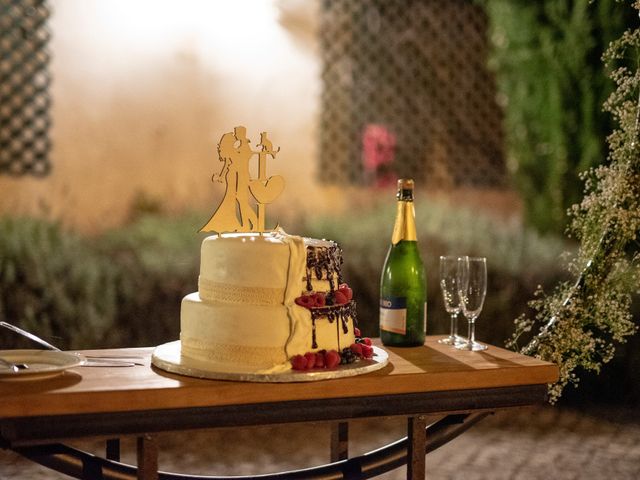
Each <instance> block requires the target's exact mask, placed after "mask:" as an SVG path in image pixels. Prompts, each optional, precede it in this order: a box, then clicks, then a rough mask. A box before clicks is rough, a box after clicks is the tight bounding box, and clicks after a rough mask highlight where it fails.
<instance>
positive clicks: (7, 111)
mask: <svg viewBox="0 0 640 480" xmlns="http://www.w3.org/2000/svg"><path fill="white" fill-rule="evenodd" d="M49 15H50V11H49V8H48V6H47V2H46V1H44V0H0V175H3V174H8V175H14V176H19V175H26V174H30V175H35V176H44V175H46V174H47V173H49V170H50V160H49V150H50V140H49V127H50V118H49V107H50V97H49V91H48V88H49V84H50V76H49V69H48V67H49V52H48V50H47V46H48V43H49V37H50V34H49V30H48V29H47V20H48V18H49Z"/></svg>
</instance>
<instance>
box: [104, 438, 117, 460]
mask: <svg viewBox="0 0 640 480" xmlns="http://www.w3.org/2000/svg"><path fill="white" fill-rule="evenodd" d="M106 457H107V460H113V461H114V462H119V461H120V439H119V438H110V439H108V440H107V452H106Z"/></svg>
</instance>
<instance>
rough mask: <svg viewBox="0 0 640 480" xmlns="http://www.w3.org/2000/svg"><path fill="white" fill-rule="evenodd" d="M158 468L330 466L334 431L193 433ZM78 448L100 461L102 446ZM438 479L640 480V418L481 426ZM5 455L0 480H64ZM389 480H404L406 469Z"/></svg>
mask: <svg viewBox="0 0 640 480" xmlns="http://www.w3.org/2000/svg"><path fill="white" fill-rule="evenodd" d="M404 429H405V420H404V419H403V418H385V419H378V420H359V421H354V422H352V423H351V428H350V438H351V442H350V454H351V455H352V456H354V455H359V454H362V453H364V452H367V451H370V450H373V449H375V448H379V447H380V446H382V445H384V444H386V443H388V442H390V441H393V440H396V439H397V438H399V437H401V436H404ZM159 444H160V469H161V470H165V471H174V472H176V471H177V472H181V473H190V474H209V475H214V474H216V475H240V474H260V473H268V472H276V471H282V470H287V469H292V468H301V467H307V466H312V465H318V464H322V463H326V462H327V461H328V450H329V427H328V426H327V425H326V424H296V425H282V426H272V427H259V428H244V429H218V430H202V431H191V432H184V433H179V434H163V435H160V436H159ZM73 445H74V446H77V447H80V448H83V449H85V450H89V451H92V452H95V453H99V454H101V451H102V448H103V446H102V443H99V442H98V441H89V440H88V441H83V442H74V443H73ZM122 450H123V459H122V460H123V461H124V462H125V463H135V440H134V439H132V438H127V439H124V440H123V443H122ZM427 472H428V473H427V476H428V478H432V479H465V480H476V479H477V480H480V479H482V480H484V479H487V480H489V479H491V480H501V479H509V480H511V479H522V480H524V479H526V480H529V479H532V480H535V479H541V480H550V479H553V480H565V479H566V480H569V479H581V480H585V479H586V480H589V479H601V478H610V479H615V480H626V479H629V480H631V479H634V480H635V479H638V478H640V413H638V412H637V411H636V410H635V409H631V408H624V409H616V408H611V407H609V408H604V407H590V408H581V409H575V408H574V409H571V408H566V407H565V408H560V407H549V406H543V407H535V408H526V409H517V410H509V411H504V412H500V413H498V414H496V415H493V416H491V417H489V418H486V419H484V420H482V421H481V422H480V423H479V424H478V425H476V426H475V427H473V428H472V429H471V430H469V431H468V432H466V433H464V434H463V435H461V436H460V437H458V438H457V439H455V440H454V441H452V442H450V443H448V444H447V445H445V446H443V447H441V448H440V449H438V450H436V451H434V452H432V453H430V454H429V455H428V456H427ZM65 478H68V477H66V476H64V475H61V474H58V473H55V472H51V471H49V470H47V469H45V468H43V467H40V466H37V465H33V464H31V463H30V462H28V461H27V460H25V459H23V458H22V457H20V456H18V455H17V454H15V453H13V452H11V451H7V450H0V479H29V480H31V479H33V480H39V479H41V480H45V479H46V480H49V479H65ZM379 478H381V479H383V480H392V479H393V480H395V479H403V478H405V469H404V468H400V469H397V470H394V471H392V472H389V473H387V474H385V475H383V476H382V477H379Z"/></svg>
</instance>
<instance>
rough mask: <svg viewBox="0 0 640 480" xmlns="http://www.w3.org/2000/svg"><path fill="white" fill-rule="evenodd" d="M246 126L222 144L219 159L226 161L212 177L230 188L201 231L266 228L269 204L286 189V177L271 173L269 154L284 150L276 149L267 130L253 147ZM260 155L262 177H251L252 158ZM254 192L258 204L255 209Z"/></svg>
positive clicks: (237, 230) (225, 139) (259, 163)
mask: <svg viewBox="0 0 640 480" xmlns="http://www.w3.org/2000/svg"><path fill="white" fill-rule="evenodd" d="M250 143H251V141H250V140H249V139H248V138H247V129H246V128H245V127H235V128H234V129H233V132H228V133H225V134H224V135H222V138H221V139H220V143H219V144H218V159H219V160H220V161H221V162H222V163H223V164H222V169H221V170H220V173H219V174H215V173H214V174H213V177H212V181H217V182H220V183H224V184H225V185H226V190H225V192H224V197H223V198H222V201H221V202H220V205H218V208H217V209H216V211H215V212H214V213H213V215H212V216H211V218H210V219H209V221H208V222H207V224H206V225H205V226H204V227H202V228H201V229H200V231H201V232H216V233H225V232H265V231H267V229H266V228H265V205H266V204H268V203H271V202H273V201H274V200H275V199H276V198H277V197H278V196H279V195H280V194H281V193H282V190H284V178H283V177H282V176H280V175H273V176H271V177H267V157H268V156H269V155H271V157H272V158H275V157H276V154H277V153H278V152H279V151H280V147H278V148H277V149H275V150H274V148H273V144H272V143H271V140H269V139H268V138H267V132H262V133H261V134H260V143H259V144H258V146H259V147H260V150H251V145H250ZM254 155H258V178H251V175H250V173H249V161H250V160H251V158H252V157H253V156H254ZM250 196H251V197H253V199H254V200H255V203H256V205H257V209H256V210H254V207H253V205H252V202H251V201H250Z"/></svg>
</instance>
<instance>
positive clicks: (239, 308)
mask: <svg viewBox="0 0 640 480" xmlns="http://www.w3.org/2000/svg"><path fill="white" fill-rule="evenodd" d="M308 245H313V246H316V247H329V246H332V245H334V244H333V243H332V242H326V241H322V240H315V239H304V238H302V237H297V236H293V235H288V234H286V233H284V232H278V233H275V234H267V235H258V234H233V235H223V236H218V235H214V236H210V237H207V238H206V239H205V240H204V241H203V242H202V252H201V253H202V256H201V262H200V278H199V282H198V283H199V286H198V290H199V291H198V292H196V293H192V294H190V295H187V296H186V297H185V298H184V299H183V301H182V308H181V315H180V324H181V326H180V328H181V333H180V339H181V346H182V354H183V355H186V356H189V357H193V358H198V359H202V360H207V361H211V362H212V363H220V362H229V363H231V364H234V365H238V364H241V365H246V366H247V368H249V369H251V370H253V371H278V370H283V369H288V368H290V364H289V361H288V360H289V359H290V358H291V357H292V356H293V355H296V354H304V353H306V352H309V351H317V350H321V349H326V350H331V349H335V350H338V349H341V348H344V347H347V346H349V345H351V343H353V342H354V341H355V337H354V325H353V319H352V318H349V319H348V328H347V330H348V331H347V333H344V331H343V326H342V322H341V321H340V319H336V320H334V321H332V322H330V321H329V319H328V318H326V317H324V316H322V317H320V318H317V319H316V321H315V325H316V332H315V338H316V343H317V347H316V348H314V347H313V346H312V338H313V333H312V327H313V322H312V320H311V312H310V311H309V310H308V309H307V308H304V307H301V306H299V305H297V304H295V299H296V298H297V297H299V296H300V295H301V294H302V293H303V292H305V291H306V284H307V282H306V262H307V246H308ZM312 288H313V290H314V291H324V292H327V291H328V290H329V282H328V281H327V280H316V279H315V278H314V279H313V280H312Z"/></svg>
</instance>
